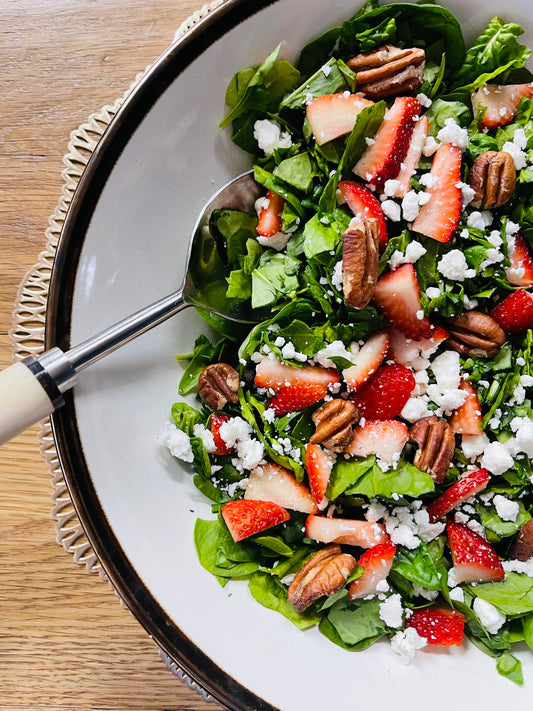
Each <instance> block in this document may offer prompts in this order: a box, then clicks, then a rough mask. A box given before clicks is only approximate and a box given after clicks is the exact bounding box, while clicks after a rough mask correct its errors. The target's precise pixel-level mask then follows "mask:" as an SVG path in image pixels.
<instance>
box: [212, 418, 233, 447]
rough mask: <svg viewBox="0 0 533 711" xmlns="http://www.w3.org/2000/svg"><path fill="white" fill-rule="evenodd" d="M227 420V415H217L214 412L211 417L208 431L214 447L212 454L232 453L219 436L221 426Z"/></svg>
mask: <svg viewBox="0 0 533 711" xmlns="http://www.w3.org/2000/svg"><path fill="white" fill-rule="evenodd" d="M229 419H230V418H229V416H228V415H218V414H217V413H216V412H213V414H212V415H211V423H210V429H211V434H212V435H213V439H214V441H215V447H216V449H215V451H214V454H229V453H230V452H231V451H233V447H228V445H227V444H226V442H225V441H224V440H223V439H222V437H221V436H220V428H221V426H222V425H223V424H224V422H227V421H228V420H229Z"/></svg>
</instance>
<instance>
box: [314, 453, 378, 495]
mask: <svg viewBox="0 0 533 711" xmlns="http://www.w3.org/2000/svg"><path fill="white" fill-rule="evenodd" d="M375 461H376V458H375V456H373V455H372V456H370V457H366V459H359V458H357V459H353V460H351V461H349V462H348V461H343V460H340V459H338V460H337V462H336V463H335V466H334V467H333V470H332V472H331V475H330V478H329V482H328V486H327V491H326V496H327V498H328V499H329V500H330V501H334V500H335V499H336V498H337V497H338V496H340V495H341V494H342V493H343V492H344V491H346V489H348V488H349V487H350V486H352V485H353V484H355V482H356V481H358V480H359V479H361V477H362V476H363V475H364V474H366V472H368V471H370V470H371V469H373V467H374V464H375Z"/></svg>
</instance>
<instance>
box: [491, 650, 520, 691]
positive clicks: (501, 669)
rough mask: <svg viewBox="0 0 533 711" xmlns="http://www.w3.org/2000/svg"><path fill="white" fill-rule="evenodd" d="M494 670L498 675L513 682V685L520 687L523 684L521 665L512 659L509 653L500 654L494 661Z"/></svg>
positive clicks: (514, 658)
mask: <svg viewBox="0 0 533 711" xmlns="http://www.w3.org/2000/svg"><path fill="white" fill-rule="evenodd" d="M496 669H497V670H498V673H499V674H501V675H502V676H504V677H505V678H506V679H509V680H510V681H514V683H515V684H518V685H519V686H522V684H523V683H524V677H523V674H522V664H521V663H520V660H519V659H517V658H516V657H513V655H512V654H511V653H510V652H504V653H503V654H500V656H499V657H498V658H497V660H496Z"/></svg>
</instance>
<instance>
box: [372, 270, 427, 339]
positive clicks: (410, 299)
mask: <svg viewBox="0 0 533 711" xmlns="http://www.w3.org/2000/svg"><path fill="white" fill-rule="evenodd" d="M372 298H373V299H374V303H375V304H376V306H377V307H378V309H379V310H380V311H381V312H382V313H383V314H384V316H385V317H386V318H388V319H389V321H391V322H392V323H393V324H394V326H397V327H398V328H399V329H400V330H401V331H403V332H404V333H405V335H406V336H407V337H408V338H414V339H415V340H419V339H421V338H431V336H432V335H433V331H434V328H433V326H432V325H431V323H430V321H429V319H428V317H427V316H426V315H425V314H424V312H423V310H422V306H421V305H420V285H419V283H418V277H417V276H416V271H415V268H414V267H413V265H412V264H402V266H401V267H398V269H395V270H394V271H393V272H388V273H387V274H384V275H383V276H382V277H381V279H379V280H378V282H377V284H376V286H375V288H374V295H373V297H372Z"/></svg>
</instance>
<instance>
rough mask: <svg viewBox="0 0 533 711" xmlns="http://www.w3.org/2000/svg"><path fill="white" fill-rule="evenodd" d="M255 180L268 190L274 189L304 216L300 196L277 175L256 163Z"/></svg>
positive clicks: (300, 215) (298, 213) (297, 212)
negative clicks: (289, 188) (288, 188)
mask: <svg viewBox="0 0 533 711" xmlns="http://www.w3.org/2000/svg"><path fill="white" fill-rule="evenodd" d="M254 180H255V181H256V182H257V183H259V185H262V186H263V187H264V188H266V189H267V190H272V191H273V192H275V193H277V194H278V195H281V197H282V198H283V199H284V200H286V201H287V202H288V203H289V204H290V205H291V207H293V208H294V210H295V212H296V214H297V215H298V216H299V217H303V215H304V210H303V207H302V203H301V200H300V198H298V197H297V196H296V195H295V194H294V193H292V192H291V191H290V190H287V188H286V187H285V186H284V184H283V183H282V182H281V181H280V180H279V179H278V177H277V176H276V175H274V174H273V173H269V172H268V171H267V170H265V169H264V168H261V166H259V165H254Z"/></svg>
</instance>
